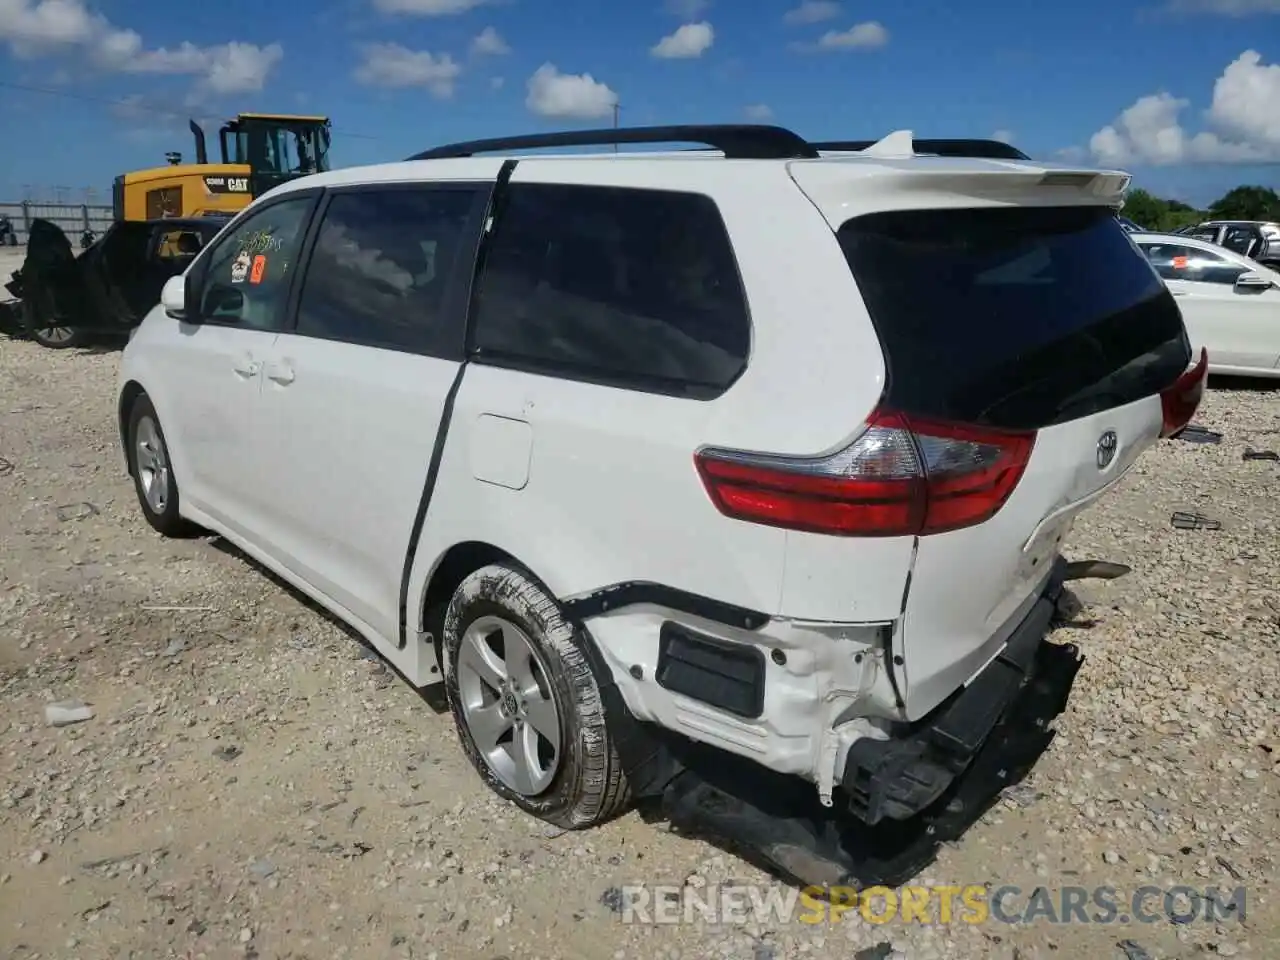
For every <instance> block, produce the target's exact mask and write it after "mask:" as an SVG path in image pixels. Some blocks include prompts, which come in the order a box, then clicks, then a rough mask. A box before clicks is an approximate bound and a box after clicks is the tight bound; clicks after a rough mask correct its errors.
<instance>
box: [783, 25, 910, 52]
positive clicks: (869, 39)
mask: <svg viewBox="0 0 1280 960" xmlns="http://www.w3.org/2000/svg"><path fill="white" fill-rule="evenodd" d="M888 42H889V31H888V30H886V29H885V28H884V25H883V24H881V23H879V22H878V21H875V20H868V21H867V22H866V23H857V24H854V25H853V26H852V27H850V28H849V29H848V30H828V31H827V32H826V33H824V34H823V35H822V36H821V37H819V38H818V42H817V43H816V44H799V45H797V48H798V49H801V50H818V51H825V50H874V49H875V48H877V47H883V46H884V45H885V44H887V43H888Z"/></svg>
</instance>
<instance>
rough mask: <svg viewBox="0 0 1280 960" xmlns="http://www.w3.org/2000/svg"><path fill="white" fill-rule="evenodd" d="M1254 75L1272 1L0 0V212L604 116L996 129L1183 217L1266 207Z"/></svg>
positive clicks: (1275, 179)
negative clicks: (172, 171) (1118, 178)
mask: <svg viewBox="0 0 1280 960" xmlns="http://www.w3.org/2000/svg"><path fill="white" fill-rule="evenodd" d="M477 38H481V39H480V40H479V41H477ZM664 38H668V39H666V40H665V41H664ZM660 54H665V55H660ZM1277 59H1280V0H1138V2H1136V3H1132V4H1125V3H1123V2H1103V0H1076V2H1075V3H1073V4H1072V5H1070V6H1069V7H1062V6H1056V7H1054V6H1040V5H1036V4H1029V3H1025V2H1012V0H989V2H988V3H986V4H956V3H954V2H944V0H900V2H897V3H890V2H886V0H850V2H844V3H837V2H832V0H756V2H754V3H750V4H747V3H742V2H731V0H711V2H706V0H665V2H664V0H634V2H631V3H625V4H624V3H616V4H608V3H601V2H599V0H557V2H550V0H481V2H477V0H275V2H274V3H272V4H270V5H267V4H264V3H262V2H261V0H222V2H220V3H218V4H209V5H205V4H193V5H191V6H186V5H185V4H175V3H173V2H172V0H96V2H88V0H0V130H4V131H5V135H4V136H3V137H2V138H0V143H2V145H3V149H0V200H9V199H19V198H20V197H21V195H22V193H23V191H24V187H30V189H31V190H32V191H33V192H35V193H37V194H45V195H49V196H51V195H52V193H53V189H54V187H55V186H62V187H66V188H68V192H67V195H68V196H71V197H75V198H77V199H79V198H80V197H81V194H82V192H83V190H84V188H85V187H92V188H94V189H95V190H96V191H97V196H98V198H99V199H101V200H105V199H106V198H107V197H108V196H109V188H110V183H111V178H112V176H114V175H115V174H116V173H119V172H123V171H125V170H129V169H136V168H139V167H144V166H153V165H160V164H162V163H163V156H164V153H165V151H167V150H182V151H183V152H184V153H185V154H186V155H187V156H188V158H189V157H190V156H191V149H192V148H191V138H190V134H189V133H187V131H186V116H187V115H188V114H189V113H191V114H195V115H197V116H201V117H216V116H220V115H227V116H229V115H231V114H234V113H235V112H237V111H239V110H262V111H280V112H320V113H326V114H328V115H329V116H331V117H332V118H333V126H334V131H335V138H334V154H333V159H334V162H335V163H336V164H337V165H342V166H346V165H351V164H359V163H369V162H376V161H381V160H387V159H400V158H402V157H404V156H406V155H408V154H410V153H413V152H415V151H418V150H421V149H424V148H426V147H428V146H431V145H433V144H438V143H441V142H447V141H450V140H456V139H467V138H472V137H479V136H496V135H501V134H504V133H518V132H528V131H535V130H546V129H556V128H564V127H571V126H607V125H608V124H610V123H611V122H612V110H611V104H612V103H613V102H615V101H616V102H618V104H619V105H620V110H621V118H622V122H623V123H624V124H648V123H687V122H700V121H704V122H721V121H734V120H743V119H749V118H768V119H770V120H771V121H772V122H776V123H780V124H782V125H785V126H788V127H791V128H792V129H794V130H796V131H797V132H799V133H801V134H802V135H805V136H808V137H812V138H815V139H816V138H835V137H846V138H854V137H876V136H881V135H883V134H886V133H888V132H890V131H892V130H895V129H902V128H910V129H913V130H915V131H916V133H917V135H918V136H927V135H933V136H980V137H986V136H992V135H993V134H995V133H996V132H997V131H1000V132H1001V133H1002V135H1003V136H1008V137H1009V138H1010V139H1012V140H1013V142H1015V143H1016V144H1017V145H1018V146H1020V147H1021V148H1022V149H1023V150H1025V151H1026V152H1027V153H1029V154H1031V155H1032V156H1033V157H1037V158H1044V159H1071V160H1080V161H1082V162H1105V163H1107V164H1109V165H1119V166H1122V167H1125V168H1127V169H1130V170H1132V171H1133V172H1134V173H1135V174H1136V175H1137V178H1138V182H1139V184H1140V185H1143V186H1146V187H1148V188H1149V189H1152V190H1153V191H1155V192H1157V193H1161V194H1163V195H1166V196H1177V197H1180V198H1183V199H1187V200H1190V201H1193V202H1200V203H1203V202H1207V201H1209V200H1211V199H1213V198H1214V197H1216V196H1217V195H1219V194H1221V193H1222V192H1224V191H1225V190H1226V189H1228V188H1230V187H1232V186H1235V185H1237V184H1239V183H1245V182H1247V183H1262V184H1265V185H1269V186H1273V187H1280V164H1277V163H1276V162H1275V161H1280V66H1277V65H1276V61H1277ZM584 74H585V75H587V76H586V77H584V76H582V75H584ZM37 91H51V92H37ZM215 129H216V126H215ZM1250 161H1271V162H1270V164H1269V165H1268V164H1266V163H1261V162H1250Z"/></svg>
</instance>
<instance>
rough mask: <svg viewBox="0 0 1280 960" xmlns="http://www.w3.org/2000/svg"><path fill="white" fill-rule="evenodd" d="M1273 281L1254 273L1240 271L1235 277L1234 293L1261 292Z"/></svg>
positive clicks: (1270, 285)
mask: <svg viewBox="0 0 1280 960" xmlns="http://www.w3.org/2000/svg"><path fill="white" fill-rule="evenodd" d="M1273 286H1275V284H1274V283H1272V282H1271V281H1270V280H1268V279H1267V278H1266V277H1264V276H1261V275H1260V274H1256V273H1242V274H1240V276H1238V277H1236V283H1235V288H1236V293H1262V292H1263V291H1265V290H1270V289H1271V288H1272V287H1273Z"/></svg>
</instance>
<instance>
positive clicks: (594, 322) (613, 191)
mask: <svg viewBox="0 0 1280 960" xmlns="http://www.w3.org/2000/svg"><path fill="white" fill-rule="evenodd" d="M475 329H476V333H475V346H476V347H477V348H478V350H479V356H480V359H481V361H482V362H484V361H488V362H495V363H505V364H510V365H515V366H518V367H521V368H524V369H528V370H532V371H534V372H538V373H543V374H547V375H551V376H557V377H562V378H565V379H577V380H589V381H594V382H599V383H605V384H609V385H613V386H618V387H623V388H625V389H631V390H638V391H645V392H655V393H667V394H672V395H676V396H683V397H690V398H694V399H707V398H710V397H715V396H718V395H719V394H721V393H723V392H724V391H725V390H726V389H727V388H728V387H729V386H730V385H731V384H732V383H733V382H734V380H736V379H737V377H738V375H739V374H740V373H741V372H742V370H743V369H744V367H745V366H746V362H747V355H748V352H749V351H750V346H751V323H750V320H749V318H748V314H747V304H746V299H745V296H744V294H743V289H742V283H741V281H740V279H739V276H738V268H737V263H736V261H735V260H734V256H733V250H732V248H731V246H730V244H729V235H728V233H727V232H726V230H725V226H724V221H723V220H722V219H721V217H720V211H719V209H718V208H717V207H716V205H715V202H714V201H712V200H711V198H710V197H706V196H702V195H700V194H693V193H674V192H668V191H662V190H638V189H622V188H615V187H593V186H576V185H575V186H569V185H557V184H535V183H515V184H512V185H511V186H510V188H509V190H508V193H507V196H506V200H505V203H504V206H503V209H502V212H501V213H500V214H499V215H498V218H497V222H496V226H495V228H494V234H493V239H492V242H491V244H490V247H489V251H488V254H487V255H486V257H485V261H484V270H483V271H482V273H481V276H480V280H479V288H478V294H477V305H476V314H475Z"/></svg>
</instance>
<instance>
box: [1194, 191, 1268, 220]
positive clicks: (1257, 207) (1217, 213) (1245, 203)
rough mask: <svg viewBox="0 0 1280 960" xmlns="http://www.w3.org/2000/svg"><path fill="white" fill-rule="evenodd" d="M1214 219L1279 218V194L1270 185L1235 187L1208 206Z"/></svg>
mask: <svg viewBox="0 0 1280 960" xmlns="http://www.w3.org/2000/svg"><path fill="white" fill-rule="evenodd" d="M1209 214H1210V216H1212V217H1213V219H1215V220H1280V196H1278V195H1277V194H1276V192H1275V191H1274V190H1272V189H1271V188H1270V187H1236V188H1235V189H1234V190H1229V191H1227V192H1226V193H1225V194H1224V195H1223V196H1222V197H1220V198H1219V199H1218V200H1216V201H1215V202H1214V203H1213V204H1212V205H1211V206H1210V207H1209Z"/></svg>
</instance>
